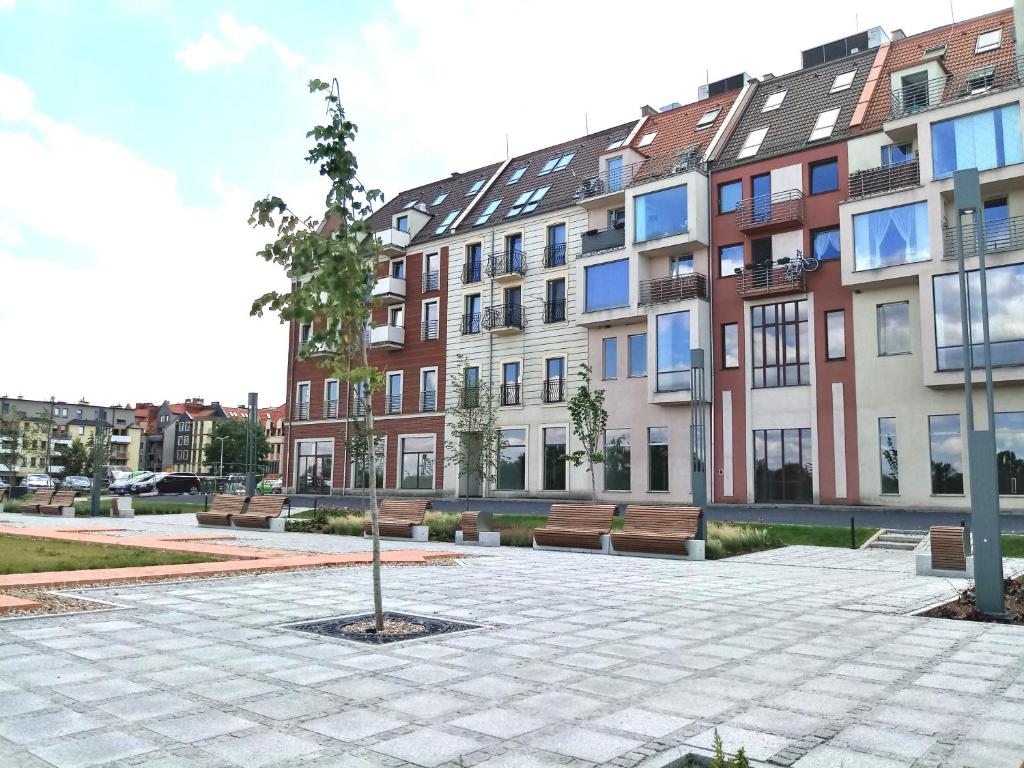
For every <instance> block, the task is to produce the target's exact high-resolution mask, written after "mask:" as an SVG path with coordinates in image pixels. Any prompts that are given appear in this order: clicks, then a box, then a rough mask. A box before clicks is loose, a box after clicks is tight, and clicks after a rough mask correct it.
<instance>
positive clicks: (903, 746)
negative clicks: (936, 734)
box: [832, 725, 935, 760]
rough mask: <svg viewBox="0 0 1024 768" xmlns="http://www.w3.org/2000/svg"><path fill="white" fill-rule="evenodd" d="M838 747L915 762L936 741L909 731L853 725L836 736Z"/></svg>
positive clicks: (834, 741) (835, 740) (834, 740)
mask: <svg viewBox="0 0 1024 768" xmlns="http://www.w3.org/2000/svg"><path fill="white" fill-rule="evenodd" d="M832 743H833V744H835V745H837V746H847V747H856V748H859V749H861V750H865V751H872V752H883V753H886V754H888V755H893V756H895V757H898V758H903V759H908V760H914V759H916V758H918V757H921V756H922V755H924V753H925V752H927V751H928V750H929V749H930V748H931V747H932V745H933V744H935V739H934V738H932V737H930V736H921V735H918V734H915V733H910V732H908V731H896V730H892V729H890V728H880V727H875V726H870V725H853V726H850V727H849V728H846V729H844V730H843V731H841V732H840V733H838V734H837V735H836V737H835V738H834V739H833V740H832Z"/></svg>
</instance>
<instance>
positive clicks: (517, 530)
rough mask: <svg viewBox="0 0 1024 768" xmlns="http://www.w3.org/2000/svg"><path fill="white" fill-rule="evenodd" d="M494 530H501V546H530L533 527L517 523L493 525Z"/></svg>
mask: <svg viewBox="0 0 1024 768" xmlns="http://www.w3.org/2000/svg"><path fill="white" fill-rule="evenodd" d="M494 530H496V531H501V545H502V546H503V547H532V546H533V530H534V529H533V528H525V527H523V526H519V525H510V526H507V527H506V526H504V525H495V526H494Z"/></svg>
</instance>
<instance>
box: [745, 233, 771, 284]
mask: <svg viewBox="0 0 1024 768" xmlns="http://www.w3.org/2000/svg"><path fill="white" fill-rule="evenodd" d="M750 257H751V259H752V260H753V262H754V285H755V286H756V287H760V288H764V287H766V286H767V285H768V282H769V280H770V279H771V273H772V239H771V238H770V237H759V238H758V239H756V240H751V241H750Z"/></svg>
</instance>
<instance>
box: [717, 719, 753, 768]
mask: <svg viewBox="0 0 1024 768" xmlns="http://www.w3.org/2000/svg"><path fill="white" fill-rule="evenodd" d="M712 749H713V750H714V753H715V754H714V756H713V757H712V758H711V763H710V766H711V768H750V760H749V759H748V758H747V753H746V750H744V749H743V747H740V748H739V749H738V750H736V759H735V760H727V759H726V757H725V748H724V747H723V746H722V737H721V736H720V735H719V734H718V729H717V728H715V738H714V741H713V742H712Z"/></svg>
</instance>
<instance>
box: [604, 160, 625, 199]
mask: <svg viewBox="0 0 1024 768" xmlns="http://www.w3.org/2000/svg"><path fill="white" fill-rule="evenodd" d="M605 167H606V168H607V175H608V191H609V192H618V191H619V190H620V189H622V157H621V156H620V157H609V158H608V161H607V162H606V163H605Z"/></svg>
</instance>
